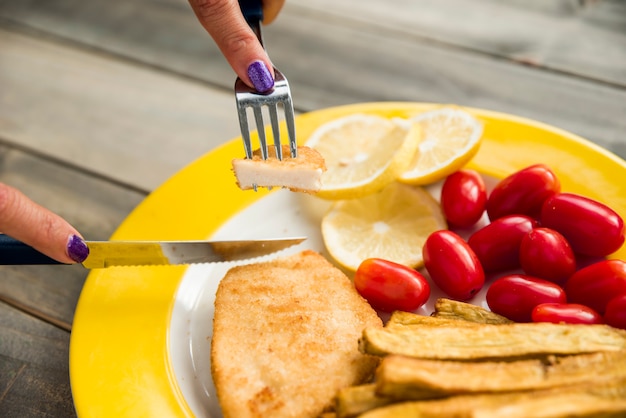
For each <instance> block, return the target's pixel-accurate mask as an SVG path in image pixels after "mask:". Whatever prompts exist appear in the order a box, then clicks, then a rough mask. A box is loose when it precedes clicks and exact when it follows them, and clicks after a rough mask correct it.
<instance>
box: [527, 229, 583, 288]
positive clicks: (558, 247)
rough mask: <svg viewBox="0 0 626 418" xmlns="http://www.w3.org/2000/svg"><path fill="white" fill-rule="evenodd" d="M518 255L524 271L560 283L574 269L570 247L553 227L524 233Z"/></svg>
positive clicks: (573, 259) (574, 263)
mask: <svg viewBox="0 0 626 418" xmlns="http://www.w3.org/2000/svg"><path fill="white" fill-rule="evenodd" d="M519 256H520V257H519V260H520V264H521V266H522V269H523V270H524V273H526V274H528V275H529V276H534V277H539V278H542V279H546V280H550V281H551V282H555V283H558V284H561V285H563V284H565V281H566V280H567V279H568V278H569V277H570V276H571V275H572V274H574V272H575V271H576V257H575V256H574V252H573V251H572V247H570V245H569V243H568V242H567V240H566V239H565V238H564V237H563V235H561V234H559V233H558V232H556V231H555V230H553V229H549V228H535V229H533V230H532V231H530V232H529V233H528V234H526V235H525V236H524V238H522V242H521V244H520V251H519Z"/></svg>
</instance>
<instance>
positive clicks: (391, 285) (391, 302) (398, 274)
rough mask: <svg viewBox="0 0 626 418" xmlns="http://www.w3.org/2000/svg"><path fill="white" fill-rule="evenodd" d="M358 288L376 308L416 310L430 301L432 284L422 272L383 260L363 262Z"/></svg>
mask: <svg viewBox="0 0 626 418" xmlns="http://www.w3.org/2000/svg"><path fill="white" fill-rule="evenodd" d="M354 286H355V287H356V290H357V291H358V292H359V294H360V295H361V296H363V298H365V300H367V301H368V302H369V303H370V305H372V307H373V308H374V309H377V310H379V311H383V312H393V311H395V310H400V311H414V310H416V309H418V308H419V307H420V306H422V305H423V304H425V303H426V301H428V298H429V297H430V285H429V284H428V281H427V280H426V278H425V277H424V276H422V274H421V273H420V272H418V271H417V270H414V269H412V268H409V267H406V266H404V265H402V264H398V263H394V262H392V261H387V260H383V259H380V258H368V259H366V260H363V262H361V264H360V265H359V267H358V269H357V271H356V273H355V275H354Z"/></svg>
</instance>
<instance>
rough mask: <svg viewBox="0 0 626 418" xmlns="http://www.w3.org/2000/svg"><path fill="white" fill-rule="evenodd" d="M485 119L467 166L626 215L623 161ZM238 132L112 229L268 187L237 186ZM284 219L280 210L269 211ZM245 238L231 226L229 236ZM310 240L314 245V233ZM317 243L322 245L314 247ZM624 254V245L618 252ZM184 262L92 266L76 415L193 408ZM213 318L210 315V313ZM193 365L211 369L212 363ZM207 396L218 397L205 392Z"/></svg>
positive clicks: (151, 223)
mask: <svg viewBox="0 0 626 418" xmlns="http://www.w3.org/2000/svg"><path fill="white" fill-rule="evenodd" d="M433 107H436V106H435V105H432V104H420V103H364V104H357V105H351V106H343V107H337V108H330V109H325V110H320V111H316V112H311V113H308V114H305V115H302V116H300V117H298V118H297V121H296V128H297V133H298V141H299V142H300V143H303V142H304V141H305V140H306V138H307V137H308V136H309V135H310V134H311V132H312V131H313V130H314V129H315V128H316V127H317V126H319V125H320V124H322V123H324V122H326V121H329V120H331V119H334V118H337V117H340V116H344V115H346V114H349V113H354V112H365V113H374V114H378V115H383V116H389V117H391V116H397V117H410V116H412V115H414V114H416V113H419V112H422V111H426V110H430V109H432V108H433ZM466 110H468V111H469V112H471V113H472V114H474V115H475V116H476V117H478V118H479V119H480V120H481V121H482V122H483V123H484V139H483V143H482V145H481V148H480V151H479V152H478V154H477V155H476V156H475V157H474V159H473V160H472V161H471V163H470V164H469V166H471V167H472V168H474V169H477V170H478V171H480V172H482V173H484V174H485V175H489V176H493V177H496V178H502V177H504V176H505V175H507V174H509V173H511V172H513V171H515V170H517V169H520V168H523V167H525V166H528V165H531V164H534V163H539V162H542V163H545V164H547V165H549V166H550V167H551V168H552V169H553V170H554V171H555V173H556V174H557V176H558V177H559V179H560V180H561V184H562V189H563V191H569V192H575V193H580V194H583V195H586V196H589V197H591V198H594V199H597V200H599V201H602V202H604V203H606V204H608V205H609V206H611V207H612V208H613V209H615V210H616V211H617V212H618V213H619V214H620V215H621V216H622V217H625V218H626V183H625V182H624V181H623V179H624V178H626V162H624V161H623V160H622V159H620V158H618V157H616V156H614V155H613V154H611V153H609V152H607V151H605V150H603V149H602V148H600V147H598V146H596V145H594V144H592V143H590V142H588V141H586V140H584V139H582V138H580V137H578V136H576V135H573V134H571V133H568V132H565V131H563V130H560V129H556V128H553V127H550V126H547V125H545V124H542V123H538V122H534V121H531V120H527V119H523V118H519V117H515V116H510V115H505V114H501V113H496V112H490V111H485V110H479V109H466ZM242 153H243V152H242V145H241V142H240V139H235V140H233V141H230V142H229V143H227V144H225V145H224V146H221V147H219V148H217V149H216V150H214V151H212V152H210V153H208V154H206V155H204V156H203V157H201V158H200V159H198V160H197V161H195V162H194V163H192V164H190V165H189V166H187V167H186V168H184V169H183V170H181V171H180V172H179V173H177V174H176V175H174V176H173V177H172V178H171V179H169V180H168V181H167V182H165V184H163V185H162V186H161V187H159V188H158V189H157V190H156V191H155V192H154V193H152V194H151V195H150V196H148V197H147V198H146V199H145V200H144V201H143V202H142V203H141V204H140V205H139V206H138V207H137V208H136V209H135V210H134V211H133V212H132V213H131V215H130V216H129V217H128V218H127V219H126V220H125V221H124V222H123V223H122V224H121V225H120V227H119V228H118V230H117V231H116V232H115V234H114V235H113V237H112V239H155V240H157V239H160V240H169V239H172V240H173V239H205V238H207V237H210V236H212V235H213V234H214V233H215V232H216V231H217V230H218V229H219V228H220V227H221V226H222V224H224V223H225V222H227V221H228V220H229V219H230V218H231V217H233V215H235V214H236V213H238V212H240V211H242V210H243V209H245V208H247V207H249V206H250V205H251V204H253V203H255V202H258V201H260V200H261V199H262V198H263V197H264V196H267V192H265V191H261V192H259V193H254V192H242V191H240V190H239V189H238V188H237V187H236V185H235V180H234V176H233V174H232V171H231V165H230V164H231V160H232V159H233V158H236V157H237V158H238V157H240V156H241V155H242ZM263 222H267V223H270V225H271V223H274V225H275V226H276V227H275V229H276V230H279V229H280V222H281V218H280V216H278V215H277V216H274V217H273V218H269V219H265V220H263ZM237 238H241V237H240V236H232V237H231V239H237ZM315 245H319V243H316V244H315ZM318 249H319V250H320V251H321V250H322V248H318ZM615 257H618V258H621V259H626V247H625V246H622V248H621V249H620V250H619V251H618V252H617V253H616V254H615ZM186 271H187V269H186V268H185V267H150V268H148V267H143V268H109V269H102V270H94V271H92V272H91V273H90V274H89V277H88V278H87V281H86V283H85V286H84V288H83V291H82V294H81V296H80V299H79V302H78V306H77V309H76V314H75V318H74V326H73V330H72V337H71V342H70V378H71V384H72V393H73V396H74V401H75V405H76V410H77V412H78V415H79V416H80V417H112V416H116V417H121V416H124V417H140V416H150V417H152V416H167V417H185V416H193V415H194V414H193V412H192V408H191V407H190V405H189V403H188V402H187V400H186V397H185V396H183V390H181V385H179V380H178V379H177V377H178V378H180V376H176V375H175V373H174V367H173V360H176V359H172V353H171V350H170V348H169V347H170V344H169V337H170V332H171V330H170V323H171V316H172V312H173V310H174V306H175V304H176V303H178V302H177V300H176V299H177V289H178V286H179V283H180V282H181V280H182V278H183V276H184V275H185V274H186ZM206 321H207V322H209V323H210V321H211V318H206ZM198 373H204V374H209V373H210V370H204V371H202V370H200V371H198ZM210 402H215V399H211V401H210Z"/></svg>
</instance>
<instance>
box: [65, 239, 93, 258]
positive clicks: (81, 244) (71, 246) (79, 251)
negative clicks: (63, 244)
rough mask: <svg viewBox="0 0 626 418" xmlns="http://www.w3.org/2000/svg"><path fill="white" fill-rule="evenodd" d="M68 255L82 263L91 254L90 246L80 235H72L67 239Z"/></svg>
mask: <svg viewBox="0 0 626 418" xmlns="http://www.w3.org/2000/svg"><path fill="white" fill-rule="evenodd" d="M67 255H68V256H69V257H70V258H71V259H72V260H74V261H76V262H77V263H82V262H83V261H85V259H86V258H87V256H88V255H89V247H87V244H86V243H85V241H83V239H82V238H81V237H79V236H78V235H70V239H69V240H68V241H67Z"/></svg>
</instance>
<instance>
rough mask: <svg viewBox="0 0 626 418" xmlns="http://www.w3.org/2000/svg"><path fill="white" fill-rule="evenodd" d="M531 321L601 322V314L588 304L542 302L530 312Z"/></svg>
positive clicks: (564, 322)
mask: <svg viewBox="0 0 626 418" xmlns="http://www.w3.org/2000/svg"><path fill="white" fill-rule="evenodd" d="M531 317H532V320H533V322H552V323H553V324H603V323H604V321H603V320H602V316H600V314H599V313H597V312H596V311H594V310H593V309H591V308H590V307H588V306H585V305H580V304H578V303H542V304H541V305H537V306H535V308H534V309H533V311H532V313H531Z"/></svg>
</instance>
